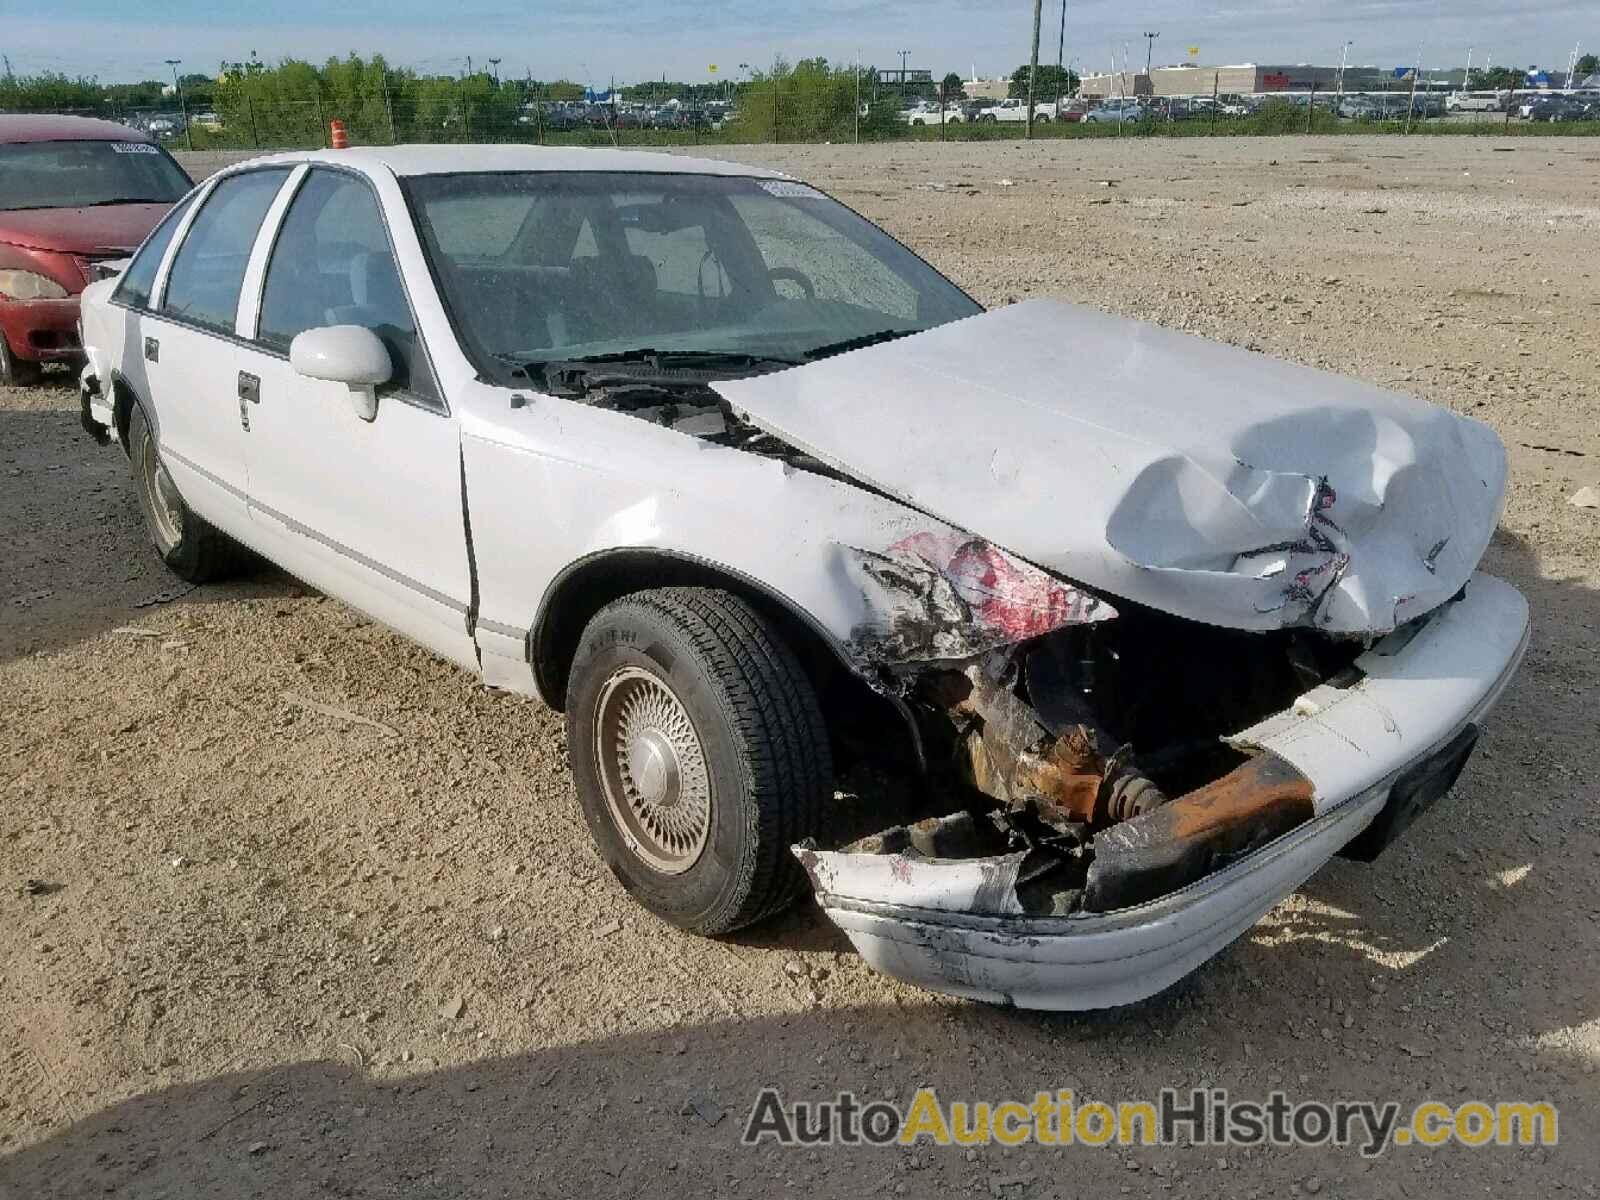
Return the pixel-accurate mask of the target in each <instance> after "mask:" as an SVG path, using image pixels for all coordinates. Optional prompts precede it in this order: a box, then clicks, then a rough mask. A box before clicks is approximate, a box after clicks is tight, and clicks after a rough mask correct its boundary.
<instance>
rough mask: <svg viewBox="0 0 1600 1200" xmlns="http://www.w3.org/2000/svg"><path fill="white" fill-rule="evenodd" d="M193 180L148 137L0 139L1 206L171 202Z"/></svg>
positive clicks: (68, 205) (73, 206) (74, 205)
mask: <svg viewBox="0 0 1600 1200" xmlns="http://www.w3.org/2000/svg"><path fill="white" fill-rule="evenodd" d="M192 186H193V184H191V183H190V181H189V177H188V176H187V175H185V174H184V173H183V168H182V167H180V166H178V164H177V163H176V162H174V161H173V160H172V156H171V155H170V154H168V153H167V152H166V151H165V150H163V149H161V147H159V146H152V145H151V144H150V143H148V142H83V141H77V142H18V143H14V144H10V145H0V209H19V208H87V207H90V206H92V205H102V204H171V203H173V202H174V201H176V200H178V199H179V198H181V197H182V196H183V194H184V193H185V192H187V191H188V190H189V189H190V187H192Z"/></svg>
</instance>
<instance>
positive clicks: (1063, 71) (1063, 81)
mask: <svg viewBox="0 0 1600 1200" xmlns="http://www.w3.org/2000/svg"><path fill="white" fill-rule="evenodd" d="M1066 86H1067V0H1061V37H1060V38H1059V39H1058V40H1057V42H1056V120H1058V121H1059V120H1061V93H1062V90H1063V89H1064V88H1066Z"/></svg>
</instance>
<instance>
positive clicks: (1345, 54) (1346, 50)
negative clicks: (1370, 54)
mask: <svg viewBox="0 0 1600 1200" xmlns="http://www.w3.org/2000/svg"><path fill="white" fill-rule="evenodd" d="M1354 45H1355V43H1354V42H1346V43H1345V44H1344V45H1343V46H1341V47H1340V48H1339V99H1340V100H1343V99H1344V69H1345V67H1347V66H1349V64H1350V47H1351V46H1354Z"/></svg>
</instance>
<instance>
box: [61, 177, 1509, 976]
mask: <svg viewBox="0 0 1600 1200" xmlns="http://www.w3.org/2000/svg"><path fill="white" fill-rule="evenodd" d="M83 325H84V339H85V346H86V348H87V355H88V359H89V362H88V366H87V367H86V369H85V371H84V375H83V380H82V390H83V406H84V421H85V423H86V426H87V427H88V428H89V429H90V431H91V432H93V433H94V434H96V436H98V437H101V438H103V439H106V440H110V439H112V438H114V439H116V440H117V441H118V442H120V443H121V445H122V446H123V447H124V448H125V450H126V451H127V452H128V454H129V456H130V459H131V462H132V466H133V474H134V478H135V480H136V483H137V487H138V491H139V495H140V498H141V501H142V504H143V508H144V513H145V517H146V520H147V523H148V526H149V532H150V535H151V537H152V539H153V540H154V542H155V545H156V548H157V550H158V551H159V553H160V554H161V556H162V558H163V559H164V560H165V561H166V563H167V564H168V565H169V566H170V567H171V569H172V570H173V571H175V572H176V573H177V574H178V575H180V576H182V577H183V578H185V579H189V580H195V581H201V580H206V579H213V578H216V577H218V576H220V575H222V574H223V573H225V572H227V571H229V570H232V569H234V568H235V567H236V566H237V565H238V564H239V563H240V561H241V557H242V556H241V554H240V548H241V547H248V548H249V549H251V550H253V551H255V552H256V553H258V554H260V555H263V556H265V557H266V558H268V559H270V560H272V561H274V562H276V563H278V564H280V565H281V566H282V567H284V568H285V569H286V570H288V571H290V572H292V573H294V574H295V575H297V576H299V577H301V578H302V579H305V580H307V581H308V582H310V583H311V584H313V585H314V586H316V587H318V588H321V589H323V590H324V591H326V592H327V593H328V594H330V595H332V596H336V597H338V598H340V599H342V600H344V601H346V602H348V603H349V604H352V605H354V606H355V607H357V608H360V609H362V610H364V611H366V612H367V613H369V614H371V615H372V616H374V617H375V618H377V619H379V620H381V621H384V622H386V623H387V624H389V625H390V626H392V627H393V628H395V629H397V630H399V631H401V632H402V633H404V634H407V635H409V636H410V637H412V638H414V639H415V640H416V641H418V642H420V643H421V644H423V645H425V646H427V647H429V648H430V649H432V650H433V651H435V652H436V653H438V654H440V655H442V656H444V657H445V658H448V659H450V660H451V661H453V662H455V663H457V664H459V665H460V666H461V668H462V669H463V670H467V671H471V672H473V673H474V674H476V675H479V676H480V677H481V678H482V679H483V680H484V681H485V682H486V683H488V684H490V685H492V686H493V687H496V688H500V689H505V690H507V691H512V692H522V693H528V694H532V695H537V696H540V697H542V698H543V699H544V700H545V701H546V702H548V703H549V704H551V705H553V706H556V707H557V708H561V709H564V710H565V712H566V716H567V723H568V737H569V750H570V757H571V762H572V768H573V773H574V776H575V783H576V790H577V795H578V800H579V802H580V803H581V805H582V807H583V811H584V813H585V815H586V817H587V819H588V824H589V827H590V829H591V831H592V833H593V835H594V838H595V841H596V842H597V844H598V845H599V847H600V849H601V852H602V853H603V855H604V857H605V859H606V861H607V862H608V863H609V864H610V866H611V868H612V870H613V871H614V872H615V873H616V875H617V877H618V879H620V880H621V882H622V883H623V885H624V886H625V887H626V888H627V889H628V890H629V891H630V892H631V893H632V894H633V895H634V896H635V897H636V898H637V900H638V901H639V903H641V904H642V905H643V906H644V907H646V908H648V909H649V910H650V911H651V912H653V913H656V914H658V915H659V916H661V917H662V918H664V919H666V920H668V921H671V922H673V923H675V924H677V925H680V926H682V927H684V928H687V929H691V930H695V931H698V932H702V933H707V934H715V933H722V932H725V931H728V930H732V929H736V928H738V927H740V926H743V925H748V924H750V923H752V922H755V921H758V920H761V919H762V918H764V917H766V916H768V915H769V914H772V913H774V912H776V911H778V910H779V909H781V908H783V907H784V906H786V905H787V904H789V903H790V902H791V901H792V900H793V899H794V898H795V897H796V896H797V895H799V894H801V893H802V892H803V891H804V890H805V888H806V885H807V882H808V880H809V883H810V885H811V887H812V889H813V890H814V891H815V893H816V895H817V898H818V900H819V902H820V903H821V904H822V906H823V907H824V908H825V910H826V911H827V912H828V914H829V915H830V917H831V918H832V919H833V920H834V921H835V922H837V923H838V925H839V926H840V927H841V928H842V929H844V930H845V932H846V933H847V934H848V935H849V936H850V938H851V939H852V940H853V941H854V942H855V944H856V945H857V947H858V948H859V949H860V951H861V952H862V954H863V955H864V956H865V957H866V958H867V959H868V960H869V961H871V962H872V963H874V964H876V965H877V966H879V967H881V968H882V969H884V970H886V971H889V972H891V973H893V974H896V975H898V976H901V977H903V978H906V979H909V980H912V981H915V982H917V983H920V984H923V985H925V986H927V987H930V988H934V989H938V990H942V991H946V992H950V993H954V994H958V995H964V996H971V997H976V998H982V999H987V1000H995V1001H1002V1002H1009V1003H1015V1004H1018V1005H1027V1006H1035V1007H1043V1008H1086V1007H1096V1006H1104V1005H1111V1004H1119V1003H1126V1002H1128V1001H1132V1000H1136V999H1139V998H1141V997H1143V996H1147V995H1149V994H1151V993H1153V992H1155V991H1157V990H1159V989H1161V988H1163V987H1165V986H1167V985H1168V984H1170V983H1172V982H1173V981H1174V980H1176V979H1178V978H1179V977H1181V976H1182V975H1184V974H1185V973H1187V972H1188V971H1190V970H1192V969H1193V968H1194V967H1196V966H1197V965H1199V964H1200V963H1201V962H1203V961H1204V960H1205V959H1207V958H1208V957H1210V956H1211V955H1213V954H1215V953H1216V952H1217V951H1218V950H1219V949H1220V948H1221V947H1222V946H1224V945H1226V944H1227V943H1228V942H1229V941H1230V940H1232V939H1233V938H1236V937H1237V936H1239V935H1240V934H1241V933H1242V932H1243V931H1245V930H1246V929H1248V928H1249V926H1250V925H1251V924H1252V923H1253V922H1254V921H1256V920H1257V919H1258V918H1259V917H1260V916H1261V915H1262V914H1263V913H1264V912H1266V911H1267V909H1268V908H1270V907H1271V906H1272V905H1273V904H1274V903H1275V902H1277V901H1278V900H1279V899H1281V898H1282V897H1284V896H1285V895H1287V894H1288V893H1290V892H1291V891H1293V890H1294V889H1295V888H1296V887H1298V886H1299V885H1300V884H1301V883H1302V882H1303V881H1304V880H1305V879H1306V878H1307V877H1308V876H1309V875H1311V874H1312V873H1313V872H1314V871H1316V870H1317V869H1318V868H1319V867H1320V866H1321V865H1323V863H1325V862H1326V861H1327V860H1328V859H1329V858H1330V857H1331V856H1332V855H1334V854H1335V853H1338V852H1341V851H1342V852H1343V853H1345V854H1346V855H1349V856H1352V857H1358V858H1370V857H1371V856H1372V855H1374V854H1376V853H1377V852H1378V851H1379V850H1380V849H1382V847H1383V846H1384V845H1385V844H1387V843H1388V842H1389V841H1390V840H1391V839H1392V838H1393V837H1395V836H1396V835H1397V834H1398V833H1399V832H1400V831H1401V830H1403V829H1404V828H1405V827H1406V825H1407V824H1408V823H1409V822H1410V821H1411V820H1412V819H1413V818H1414V817H1415V816H1416V815H1417V814H1418V813H1419V812H1421V811H1422V810H1424V809H1426V808H1427V807H1428V806H1430V805H1431V804H1433V803H1434V802H1435V801H1436V800H1438V799H1439V798H1440V797H1442V796H1443V795H1444V794H1445V792H1446V791H1447V790H1448V789H1449V787H1450V785H1451V784H1452V783H1453V781H1454V779H1455V778H1456V775H1457V774H1458V772H1459V771H1460V770H1461V768H1462V766H1463V764H1464V763H1465V762H1466V759H1467V757H1468V756H1469V755H1470V753H1471V750H1472V746H1473V742H1474V739H1475V737H1476V733H1477V728H1478V722H1479V721H1480V719H1481V717H1482V715H1483V714H1484V712H1485V711H1486V710H1487V709H1488V708H1489V706H1490V705H1491V703H1492V702H1493V701H1494V699H1495V698H1496V696H1497V695H1498V694H1499V692H1500V690H1501V689H1502V688H1503V687H1504V686H1505V684H1506V682H1507V680H1508V679H1509V678H1510V676H1511V674H1512V672H1513V671H1514V670H1515V668H1516V665H1517V663H1518V661H1519V659H1520V656H1521V654H1522V652H1523V648H1524V646H1525V643H1526V637H1527V627H1528V618H1527V606H1526V604H1525V603H1524V601H1523V599H1522V597H1521V596H1520V595H1518V593H1517V592H1516V591H1515V590H1513V589H1512V588H1510V587H1509V586H1507V585H1506V584H1504V583H1502V582H1500V581H1498V580H1496V579H1494V578H1491V577H1489V576H1487V575H1483V574H1481V573H1478V572H1477V567H1478V561H1479V559H1480V557H1481V556H1482V554H1483V551H1484V549H1485V547H1486V545H1487V543H1488V541H1489V538H1490V535H1491V534H1492V533H1493V531H1494V529H1495V526H1496V523H1497V520H1498V517H1499V512H1500V507H1501V504H1502V498H1503V494H1504V489H1505V476H1506V465H1505V455H1504V451H1503V449H1502V447H1501V445H1500V442H1499V440H1498V439H1497V438H1496V437H1495V435H1494V434H1493V433H1492V432H1491V431H1490V430H1489V429H1487V428H1486V427H1485V426H1483V425H1480V424H1478V423H1476V422H1473V421H1470V420H1467V419H1465V418H1462V417H1458V416H1456V415H1454V414H1452V413H1450V412H1447V411H1444V410H1442V409H1438V408H1434V407H1431V406H1429V405H1426V404H1424V403H1422V402H1420V401H1417V400H1413V399H1410V398H1407V397H1405V396H1400V395H1396V394H1394V393H1390V392H1385V391H1381V390H1378V389H1376V388H1372V387H1369V386H1366V385H1364V384H1360V383H1356V382H1354V381H1351V380H1348V379H1345V378H1341V377H1338V376H1334V375H1330V374H1326V373H1323V372H1318V371H1314V370H1310V369H1307V368H1303V367H1298V366H1294V365H1291V364H1288V363H1283V362H1278V361H1274V360H1272V359H1269V358H1266V357H1263V356H1261V355H1257V354H1252V353H1248V352H1246V351H1243V350H1239V349H1235V348H1231V347H1227V346H1222V345H1218V344H1215V343H1211V342H1207V341H1203V340H1201V339H1198V338H1193V337H1189V336H1185V335H1182V334H1178V333H1174V332H1170V331H1167V330H1163V329H1160V328H1156V327H1154V326H1150V325H1144V324H1139V323H1136V322H1132V321H1127V320H1123V319H1120V318H1115V317H1111V316H1107V315H1105V314H1102V313H1099V312H1095V311H1093V310H1089V309H1083V308H1078V307H1075V306H1072V305H1068V304H1064V303H1059V302H1054V301H1035V302H1029V303H1025V304H1019V305H1015V306H1012V307H1008V308H1002V309H999V310H996V311H993V312H984V311H983V310H982V309H981V308H980V306H979V305H978V304H977V303H975V302H974V301H973V300H972V299H970V298H969V297H968V296H966V295H965V294H964V293H963V292H962V291H961V290H960V289H959V288H957V287H956V286H955V285H954V284H952V283H951V282H950V281H949V280H947V279H945V278H944V277H943V276H941V275H940V274H939V273H938V272H937V271H935V270H934V269H933V268H932V267H930V266H929V265H928V264H926V263H925V262H923V261H922V260H920V259H919V258H917V257H916V256H915V255H914V254H912V253H911V252H910V251H908V250H907V249H906V248H905V247H904V246H902V245H900V244H899V243H898V242H896V241H894V240H893V239H892V238H890V237H889V236H888V235H886V234H885V233H883V232H882V231H881V230H879V229H878V228H876V227H875V226H873V225H872V224H870V223H869V222H867V221H865V220H864V219H862V218H861V217H859V216H857V215H856V214H855V213H853V212H851V211H850V210H849V209H847V208H845V207H844V206H842V205H840V204H838V203H836V202H835V201H833V200H831V199H829V198H828V197H826V196H824V195H823V194H822V193H820V192H818V191H816V190H815V189H813V188H811V187H809V186H807V185H806V184H804V183H801V182H798V181H796V180H794V179H790V178H787V177H784V176H781V175H777V174H774V173H772V172H768V171H762V170H758V169H754V168H749V167H744V166H740V165H738V164H733V163H722V162H707V161H697V160H694V159H689V158H681V157H673V156H661V155H648V154H642V153H629V152H617V151H599V150H581V151H570V150H545V149H534V148H524V147H448V148H445V147H438V148H434V147H398V148H392V149H363V150H346V151H329V152H319V153H310V154H289V155H279V156H275V157H270V158H263V159H257V160H255V161H252V162H248V163H244V164H241V165H239V166H236V167H233V168H230V169H228V170H226V171H224V172H222V173H220V174H218V175H216V176H213V177H212V178H211V179H209V180H208V181H207V182H206V183H204V184H203V185H201V186H200V187H198V188H197V189H196V190H195V191H194V192H193V193H192V195H191V196H190V197H189V198H188V199H186V200H185V201H184V202H182V203H180V204H179V205H178V206H177V207H176V208H175V209H174V211H173V212H172V214H171V216H170V217H169V218H168V219H167V221H166V222H165V223H164V224H163V225H162V226H161V227H159V228H158V229H157V230H156V232H155V233H153V234H152V235H151V237H150V239H149V240H148V241H147V242H146V243H145V245H144V246H143V248H142V249H141V250H140V251H139V253H138V254H137V256H136V257H135V258H134V259H133V260H132V261H131V263H130V264H129V265H128V266H127V268H126V270H125V271H124V272H123V273H122V274H121V276H120V277H119V278H117V279H113V280H106V281H102V282H100V283H97V284H95V285H93V286H91V287H90V288H89V289H88V290H86V291H85V293H84V298H83ZM1432 819H1434V820H1441V821H1448V820H1449V819H1450V818H1449V816H1448V815H1443V816H1439V817H1434V818H1432Z"/></svg>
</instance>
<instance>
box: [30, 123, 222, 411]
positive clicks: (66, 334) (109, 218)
mask: <svg viewBox="0 0 1600 1200" xmlns="http://www.w3.org/2000/svg"><path fill="white" fill-rule="evenodd" d="M192 186H194V185H193V181H192V180H190V178H189V176H188V175H186V174H185V173H184V170H183V168H182V167H180V166H179V165H178V164H177V163H176V162H175V161H174V160H173V158H172V156H171V155H170V154H168V153H167V152H166V151H165V150H163V149H162V148H161V147H160V146H158V145H156V144H155V143H154V142H153V141H151V140H150V138H149V137H148V136H147V135H145V134H143V133H140V132H139V131H138V130H135V129H129V128H128V127H127V126H125V125H115V124H113V123H111V122H110V121H96V120H92V119H90V118H88V117H51V116H39V117H32V116H0V384H26V383H32V382H34V381H35V380H37V379H38V376H39V366H40V364H41V363H45V362H68V363H71V362H74V361H77V360H78V359H80V358H81V357H82V354H83V348H82V346H80V345H79V343H78V293H79V292H81V291H82V290H83V287H84V284H86V283H89V282H91V281H92V280H93V279H95V278H96V275H95V264H96V263H97V262H100V261H104V260H111V259H119V258H127V257H128V256H129V255H130V254H132V253H133V252H134V250H136V249H137V248H138V246H139V243H141V242H142V241H144V239H145V236H146V235H147V234H148V233H149V232H150V231H151V230H152V229H154V228H155V226H156V223H157V222H158V221H160V220H161V218H162V217H163V216H165V215H166V213H167V210H168V209H170V208H171V207H172V205H173V203H174V202H175V201H177V200H179V199H180V198H182V196H183V194H184V193H185V192H187V191H188V190H189V189H190V188H191V187H192Z"/></svg>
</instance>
